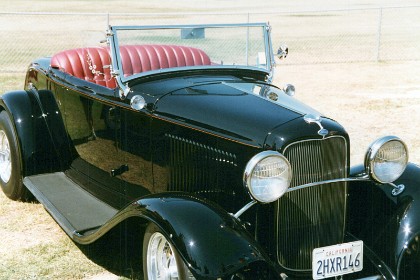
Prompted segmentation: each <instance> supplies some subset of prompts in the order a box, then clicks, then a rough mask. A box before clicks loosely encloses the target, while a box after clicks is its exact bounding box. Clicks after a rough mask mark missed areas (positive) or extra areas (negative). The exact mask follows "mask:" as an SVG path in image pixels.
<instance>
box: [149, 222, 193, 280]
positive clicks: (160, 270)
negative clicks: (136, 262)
mask: <svg viewBox="0 0 420 280" xmlns="http://www.w3.org/2000/svg"><path fill="white" fill-rule="evenodd" d="M143 272H144V279H148V280H160V279H162V280H163V279H165V280H175V279H176V280H192V279H195V278H194V277H193V276H192V274H191V272H190V271H189V270H188V269H187V267H186V265H185V264H184V262H183V261H182V259H181V257H180V256H179V254H178V252H177V251H176V249H175V248H174V247H173V246H172V245H171V243H169V241H168V240H167V239H166V237H165V236H164V235H163V234H162V232H161V231H160V229H159V228H158V227H157V226H156V225H155V224H153V223H151V224H149V225H148V226H147V228H146V232H145V234H144V240H143Z"/></svg>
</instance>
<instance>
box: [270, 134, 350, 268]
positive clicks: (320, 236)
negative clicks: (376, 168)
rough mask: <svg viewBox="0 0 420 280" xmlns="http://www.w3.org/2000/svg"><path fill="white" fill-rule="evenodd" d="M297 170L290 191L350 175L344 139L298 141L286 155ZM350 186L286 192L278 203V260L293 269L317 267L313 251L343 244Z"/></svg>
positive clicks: (343, 184) (287, 149) (337, 184)
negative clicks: (309, 184)
mask: <svg viewBox="0 0 420 280" xmlns="http://www.w3.org/2000/svg"><path fill="white" fill-rule="evenodd" d="M283 153H284V156H285V157H287V159H288V160H289V161H290V164H291V166H292V170H293V180H292V183H291V187H295V186H299V185H303V184H307V183H312V182H319V181H323V180H329V179H335V178H343V177H346V176H347V144H346V140H345V139H344V138H343V137H330V138H326V139H321V140H307V141H301V142H296V143H293V144H291V145H289V146H288V147H286V149H285V150H284V152H283ZM346 194H347V185H346V183H345V182H340V183H333V184H324V185H320V186H315V187H310V188H306V189H301V190H297V191H293V192H290V193H287V194H286V195H285V196H283V197H282V198H280V199H279V200H278V202H277V210H278V218H277V223H278V225H277V240H278V247H277V252H278V261H279V263H280V264H281V265H283V266H284V267H286V268H289V269H292V270H308V269H311V266H312V251H313V249H314V248H318V247H323V246H328V245H332V244H337V243H341V242H342V241H343V236H344V224H345V210H346Z"/></svg>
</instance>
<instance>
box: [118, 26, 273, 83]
mask: <svg viewBox="0 0 420 280" xmlns="http://www.w3.org/2000/svg"><path fill="white" fill-rule="evenodd" d="M267 30H268V28H267V25H266V24H242V25H205V26H197V25H194V26H174V27H171V26H170V27H127V26H125V27H123V26H121V27H112V37H111V45H112V46H113V47H114V50H115V51H114V54H113V60H116V61H115V62H114V63H113V68H114V69H118V71H119V73H120V77H121V79H122V80H128V79H130V78H132V77H134V76H136V75H147V74H149V73H152V72H156V71H171V70H173V69H174V68H181V67H183V68H185V67H188V68H191V67H202V68H203V67H205V68H208V67H228V68H231V67H257V68H260V69H263V70H266V71H270V68H271V61H272V58H271V57H270V55H268V56H267V55H266V54H267V53H268V54H270V53H271V49H270V48H269V47H268V46H269V37H268V31H267ZM117 50H118V51H117ZM121 72H122V73H121ZM121 74H123V75H121Z"/></svg>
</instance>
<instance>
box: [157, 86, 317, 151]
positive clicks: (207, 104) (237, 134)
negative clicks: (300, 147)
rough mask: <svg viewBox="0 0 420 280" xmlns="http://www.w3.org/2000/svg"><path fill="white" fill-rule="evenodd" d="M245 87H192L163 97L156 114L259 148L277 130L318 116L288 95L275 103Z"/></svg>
mask: <svg viewBox="0 0 420 280" xmlns="http://www.w3.org/2000/svg"><path fill="white" fill-rule="evenodd" d="M244 84H245V85H248V86H249V85H252V83H249V82H247V83H237V82H233V83H232V82H230V81H227V82H211V83H206V84H200V85H189V86H187V87H184V88H182V89H177V90H175V91H173V92H171V93H169V94H167V95H164V96H161V98H160V99H158V100H157V101H156V103H155V110H154V114H155V116H157V117H160V118H165V119H170V120H172V121H174V122H178V123H181V124H182V125H186V126H191V127H193V128H195V129H201V130H206V131H210V132H211V133H213V134H217V135H219V136H221V137H224V138H233V139H234V140H237V141H241V142H246V143H248V144H250V145H253V146H257V147H262V146H263V145H264V142H265V140H266V137H267V135H269V133H270V132H271V131H272V130H274V129H275V128H276V127H278V126H281V125H283V124H285V123H287V122H290V121H292V120H294V119H296V118H301V117H302V116H303V115H305V114H308V113H311V114H317V112H316V111H314V110H313V109H311V108H309V107H307V106H305V105H303V104H302V103H300V102H298V101H296V100H295V99H293V98H291V97H289V96H287V95H285V94H283V95H282V96H280V98H279V101H278V102H273V101H271V100H268V99H266V98H264V97H261V96H260V95H258V94H255V93H253V92H252V91H250V90H246V89H245V88H246V87H244V86H241V85H244ZM257 85H258V87H261V85H260V84H257ZM265 86H266V85H265Z"/></svg>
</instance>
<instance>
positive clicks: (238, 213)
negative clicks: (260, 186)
mask: <svg viewBox="0 0 420 280" xmlns="http://www.w3.org/2000/svg"><path fill="white" fill-rule="evenodd" d="M256 203H257V201H256V200H252V201H251V202H249V203H248V204H247V205H245V206H244V207H242V208H241V209H240V210H239V211H238V212H236V214H234V215H233V216H234V217H235V218H236V219H238V218H239V217H240V216H241V215H242V214H243V213H244V212H245V211H246V210H248V209H249V208H251V207H252V206H253V205H254V204H256Z"/></svg>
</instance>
